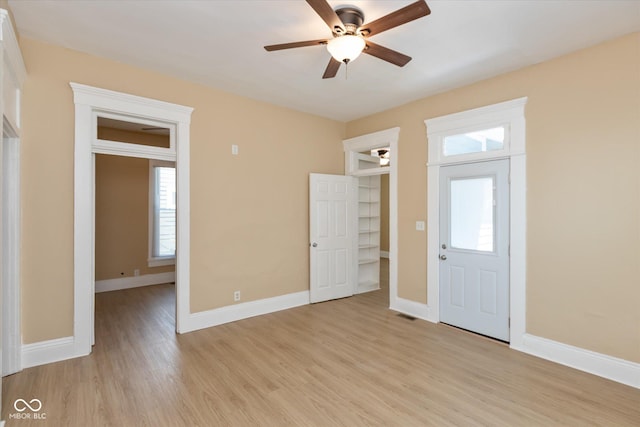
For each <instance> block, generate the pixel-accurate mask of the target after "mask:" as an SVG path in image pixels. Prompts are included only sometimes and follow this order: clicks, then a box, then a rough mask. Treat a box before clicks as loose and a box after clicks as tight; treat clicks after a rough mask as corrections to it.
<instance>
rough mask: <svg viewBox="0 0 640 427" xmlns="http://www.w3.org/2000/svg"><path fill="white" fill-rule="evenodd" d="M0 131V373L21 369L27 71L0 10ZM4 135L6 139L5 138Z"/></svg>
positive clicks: (10, 372) (8, 20)
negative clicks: (22, 171) (23, 133)
mask: <svg viewBox="0 0 640 427" xmlns="http://www.w3.org/2000/svg"><path fill="white" fill-rule="evenodd" d="M0 66H1V67H2V73H1V74H2V78H1V79H0V105H1V106H0V116H2V119H1V120H0V134H1V135H2V139H3V141H2V148H1V150H2V151H3V153H1V155H0V157H2V158H1V159H0V165H1V166H2V169H3V172H2V177H3V179H4V182H3V183H2V187H1V188H2V190H1V192H2V193H3V194H2V204H6V205H5V206H3V209H2V211H3V212H2V215H3V218H2V221H3V223H4V227H3V228H4V229H5V232H4V233H2V239H1V240H2V277H1V279H0V280H2V287H1V288H0V289H2V334H1V335H0V336H1V338H0V339H1V340H2V375H9V374H12V373H15V372H18V371H20V370H21V369H22V324H21V316H22V314H21V313H22V308H21V299H20V294H21V292H20V281H21V278H20V263H21V261H20V260H21V253H20V252H21V246H20V239H21V235H20V234H21V227H22V225H21V221H20V218H21V188H20V167H21V166H20V152H21V146H20V127H21V126H20V122H21V111H20V103H21V99H22V85H23V83H24V81H25V79H26V76H27V71H26V69H25V66H24V60H23V59H22V53H21V52H20V46H19V45H18V41H17V38H16V34H15V31H14V29H13V25H12V24H11V19H10V18H9V12H8V11H6V10H4V9H0ZM5 136H6V138H5Z"/></svg>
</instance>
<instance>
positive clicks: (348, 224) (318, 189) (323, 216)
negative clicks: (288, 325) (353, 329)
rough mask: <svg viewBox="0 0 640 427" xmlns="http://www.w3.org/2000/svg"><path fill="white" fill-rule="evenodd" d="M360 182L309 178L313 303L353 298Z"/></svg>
mask: <svg viewBox="0 0 640 427" xmlns="http://www.w3.org/2000/svg"><path fill="white" fill-rule="evenodd" d="M357 197H358V181H357V179H356V178H354V177H351V176H343V175H323V174H315V173H314V174H311V175H310V176H309V215H310V219H309V233H310V236H309V237H310V239H309V242H310V245H309V256H310V280H309V282H310V301H311V302H312V303H314V302H321V301H327V300H331V299H336V298H344V297H348V296H351V295H353V293H354V289H355V285H356V281H357V266H358V265H357V252H356V249H357V238H358V217H357V215H358V198H357Z"/></svg>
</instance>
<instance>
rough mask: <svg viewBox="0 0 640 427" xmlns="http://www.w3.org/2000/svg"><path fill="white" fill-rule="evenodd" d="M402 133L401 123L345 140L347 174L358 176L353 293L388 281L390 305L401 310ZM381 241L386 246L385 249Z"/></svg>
mask: <svg viewBox="0 0 640 427" xmlns="http://www.w3.org/2000/svg"><path fill="white" fill-rule="evenodd" d="M399 132H400V129H399V128H392V129H388V130H384V131H380V132H375V133H372V134H367V135H362V136H359V137H355V138H351V139H348V140H345V141H343V145H344V150H345V174H346V175H351V176H354V177H356V178H357V179H358V245H357V247H356V248H355V250H356V251H357V254H356V255H354V256H355V257H356V259H358V280H357V283H356V289H355V290H354V292H353V293H354V294H358V293H363V292H368V291H372V290H376V289H380V288H381V287H383V286H385V285H387V284H388V285H387V286H388V293H389V303H388V304H389V308H391V309H397V304H398V302H399V298H398V264H397V262H398V261H397V260H398V258H397V254H398V222H397V221H398V219H397V218H398V216H397V215H398V204H397V201H398V187H397V182H398V170H397V161H396V159H397V158H398V157H397V153H398V136H399ZM382 244H384V245H385V246H386V247H385V248H382ZM385 275H386V276H387V277H385ZM383 281H384V282H386V283H384V282H383Z"/></svg>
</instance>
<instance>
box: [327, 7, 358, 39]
mask: <svg viewBox="0 0 640 427" xmlns="http://www.w3.org/2000/svg"><path fill="white" fill-rule="evenodd" d="M336 15H338V18H340V20H341V21H342V23H343V24H344V27H345V29H346V31H345V34H356V31H357V30H358V28H360V26H361V25H362V23H363V22H364V13H363V12H362V10H360V9H358V8H357V7H355V6H341V7H338V8H337V9H336ZM334 33H336V34H338V35H342V29H341V28H334Z"/></svg>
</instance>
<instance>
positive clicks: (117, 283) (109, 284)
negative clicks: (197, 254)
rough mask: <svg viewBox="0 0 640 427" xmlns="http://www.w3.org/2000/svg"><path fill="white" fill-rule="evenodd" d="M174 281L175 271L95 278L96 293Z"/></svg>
mask: <svg viewBox="0 0 640 427" xmlns="http://www.w3.org/2000/svg"><path fill="white" fill-rule="evenodd" d="M175 281H176V273H175V271H168V272H165V273H154V274H143V275H142V276H130V277H119V278H117V279H107V280H96V293H99V292H109V291H119V290H121V289H132V288H139V287H141V286H149V285H160V284H163V283H171V282H175Z"/></svg>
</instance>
